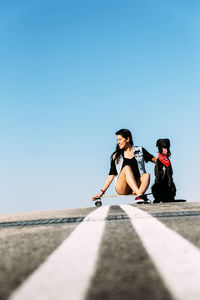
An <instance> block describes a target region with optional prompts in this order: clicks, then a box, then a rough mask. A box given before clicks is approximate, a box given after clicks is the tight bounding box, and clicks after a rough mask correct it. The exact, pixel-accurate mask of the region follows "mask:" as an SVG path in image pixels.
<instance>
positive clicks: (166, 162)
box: [158, 153, 171, 167]
mask: <svg viewBox="0 0 200 300" xmlns="http://www.w3.org/2000/svg"><path fill="white" fill-rule="evenodd" d="M158 159H159V160H160V161H161V163H163V164H164V165H165V166H166V167H169V165H170V163H171V162H170V159H169V157H168V156H166V155H163V154H161V153H158Z"/></svg>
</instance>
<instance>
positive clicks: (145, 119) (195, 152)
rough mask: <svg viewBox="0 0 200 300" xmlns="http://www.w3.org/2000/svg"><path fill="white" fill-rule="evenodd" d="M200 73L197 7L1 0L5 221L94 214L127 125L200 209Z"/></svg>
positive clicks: (179, 0) (0, 146)
mask: <svg viewBox="0 0 200 300" xmlns="http://www.w3.org/2000/svg"><path fill="white" fill-rule="evenodd" d="M199 75H200V2H199V1H197V0H196V1H195V0H192V1H184V0H167V1H160V0H154V1H149V0H141V1H136V0H135V1H134V0H125V1H121V0H120V1H119V0H106V1H103V0H101V1H93V0H86V1H81V0H74V1H67V0H66V1H64V0H63V1H61V0H48V1H47V0H35V1H30V0H26V1H25V0H19V1H14V0H11V1H2V0H0V128H1V130H0V199H1V209H0V212H15V211H30V210H43V209H44V210H46V209H63V208H74V207H86V206H92V203H91V202H90V198H91V196H92V195H93V194H95V193H97V192H99V190H100V188H101V187H102V186H103V184H104V181H105V179H106V176H107V174H108V171H109V164H110V162H109V157H110V155H111V153H112V152H113V151H114V149H115V146H116V137H115V131H117V130H118V129H120V128H128V129H130V130H131V131H132V133H133V137H134V142H135V144H136V145H142V146H143V147H145V148H146V149H147V150H148V151H149V152H151V153H152V154H154V155H157V149H156V147H155V143H156V140H157V139H158V138H170V140H171V143H172V149H171V150H172V157H171V161H172V164H173V168H174V181H175V183H176V186H177V198H185V199H187V200H188V201H198V200H200V197H199V189H198V184H199V168H200V162H199V161H200V160H199V148H200V139H199V129H200V128H199V127H200V126H199V111H200V102H199V96H200V83H199V78H200V76H199ZM147 170H148V171H149V172H150V173H151V174H152V177H151V184H152V183H153V180H154V176H153V164H151V163H149V164H147ZM108 193H111V194H112V193H113V187H111V188H110V190H109V191H108ZM112 201H113V202H112V203H116V201H117V200H116V199H115V200H114V199H113V200H112Z"/></svg>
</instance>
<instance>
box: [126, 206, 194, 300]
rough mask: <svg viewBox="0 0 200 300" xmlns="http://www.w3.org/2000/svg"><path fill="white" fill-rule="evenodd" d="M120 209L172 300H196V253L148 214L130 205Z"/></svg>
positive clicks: (192, 246)
mask: <svg viewBox="0 0 200 300" xmlns="http://www.w3.org/2000/svg"><path fill="white" fill-rule="evenodd" d="M120 207H121V208H122V209H123V210H124V211H125V212H126V213H127V214H128V216H129V217H130V218H131V223H132V225H133V227H134V229H135V230H136V232H137V234H138V235H139V237H140V238H141V240H142V242H143V244H144V247H145V248H146V251H147V252H148V253H149V255H150V257H151V258H152V260H153V262H154V264H155V266H156V268H157V270H158V271H159V273H160V274H161V277H162V278H163V280H164V282H165V284H166V286H167V287H168V289H169V291H170V292H171V294H172V296H173V297H174V299H177V300H199V299H200V286H199V280H200V251H199V249H198V248H197V247H195V246H194V245H193V244H191V243H190V242H189V241H187V240H186V239H184V238H183V237H182V236H180V235H179V234H178V233H176V232H175V231H173V230H171V229H169V228H167V227H166V226H165V225H164V224H163V223H161V222H160V221H158V220H157V219H155V218H154V217H152V216H151V215H149V214H148V213H146V212H144V211H142V210H140V209H137V208H135V207H132V206H130V205H120Z"/></svg>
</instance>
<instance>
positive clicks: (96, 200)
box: [95, 193, 151, 207]
mask: <svg viewBox="0 0 200 300" xmlns="http://www.w3.org/2000/svg"><path fill="white" fill-rule="evenodd" d="M144 195H145V196H148V195H151V193H149V194H144ZM120 196H126V197H127V196H131V197H134V196H135V195H132V194H130V195H108V196H102V197H98V198H95V206H97V207H100V206H102V200H101V199H102V198H110V197H120ZM136 197H137V196H136ZM135 203H136V204H150V203H151V200H148V201H146V200H142V199H141V200H136V201H135Z"/></svg>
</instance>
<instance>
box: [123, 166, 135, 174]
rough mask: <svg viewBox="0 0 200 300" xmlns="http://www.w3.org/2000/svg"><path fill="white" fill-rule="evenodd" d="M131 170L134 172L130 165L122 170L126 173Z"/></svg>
mask: <svg viewBox="0 0 200 300" xmlns="http://www.w3.org/2000/svg"><path fill="white" fill-rule="evenodd" d="M130 171H131V172H133V171H132V169H131V167H130V166H128V165H126V166H124V167H123V169H122V170H121V172H124V173H126V172H130Z"/></svg>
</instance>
